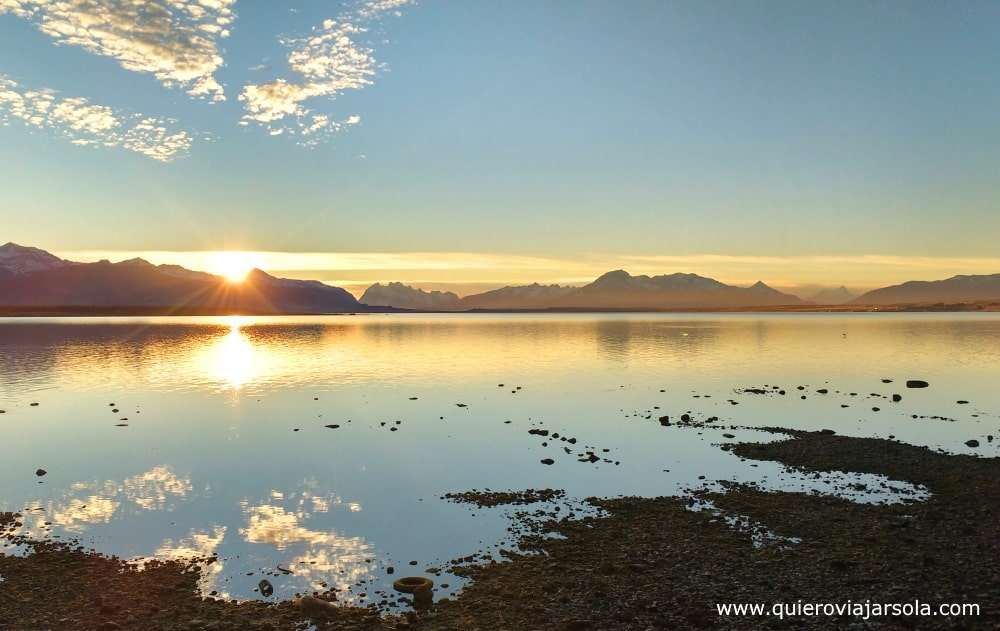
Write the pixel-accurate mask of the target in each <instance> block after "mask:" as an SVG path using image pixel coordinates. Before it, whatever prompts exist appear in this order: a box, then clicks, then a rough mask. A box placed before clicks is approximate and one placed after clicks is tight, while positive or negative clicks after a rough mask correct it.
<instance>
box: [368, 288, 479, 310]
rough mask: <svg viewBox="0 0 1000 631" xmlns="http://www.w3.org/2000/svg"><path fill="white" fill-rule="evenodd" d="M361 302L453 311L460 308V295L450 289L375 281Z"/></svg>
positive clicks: (375, 305) (402, 307)
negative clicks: (435, 289) (425, 287)
mask: <svg viewBox="0 0 1000 631" xmlns="http://www.w3.org/2000/svg"><path fill="white" fill-rule="evenodd" d="M360 300H361V302H363V303H364V304H366V305H371V306H373V307H397V308H400V309H421V310H426V311H452V310H455V309H458V308H459V298H458V295H457V294H455V293H453V292H450V291H424V290H423V289H416V288H414V287H410V286H409V285H404V284H403V283H388V284H386V285H383V284H381V283H375V284H374V285H372V286H371V287H369V288H368V289H366V290H365V293H364V294H362V296H361V299H360Z"/></svg>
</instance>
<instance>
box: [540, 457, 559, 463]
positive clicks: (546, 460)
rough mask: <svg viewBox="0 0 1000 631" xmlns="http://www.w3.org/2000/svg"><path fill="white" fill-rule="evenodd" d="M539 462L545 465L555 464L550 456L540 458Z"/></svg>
mask: <svg viewBox="0 0 1000 631" xmlns="http://www.w3.org/2000/svg"><path fill="white" fill-rule="evenodd" d="M540 462H541V463H542V464H546V465H551V464H555V463H556V461H555V460H553V459H552V458H542V459H541V460H540Z"/></svg>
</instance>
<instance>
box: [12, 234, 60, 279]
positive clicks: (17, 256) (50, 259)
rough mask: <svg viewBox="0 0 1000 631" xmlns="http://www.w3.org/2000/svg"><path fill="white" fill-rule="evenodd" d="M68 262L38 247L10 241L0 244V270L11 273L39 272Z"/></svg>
mask: <svg viewBox="0 0 1000 631" xmlns="http://www.w3.org/2000/svg"><path fill="white" fill-rule="evenodd" d="M69 264H70V263H69V262H68V261H64V260H62V259H61V258H59V257H58V256H53V255H52V254H49V253H48V252H46V251H45V250H39V249H38V248H29V247H25V246H23V245H18V244H16V243H12V242H8V243H5V244H4V245H0V270H4V271H7V272H9V273H11V274H25V273H28V272H40V271H43V270H49V269H56V268H57V267H64V266H66V265H69Z"/></svg>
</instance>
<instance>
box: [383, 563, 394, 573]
mask: <svg viewBox="0 0 1000 631" xmlns="http://www.w3.org/2000/svg"><path fill="white" fill-rule="evenodd" d="M385 573H386V574H395V573H396V568H394V567H392V566H391V565H390V566H389V567H387V568H385Z"/></svg>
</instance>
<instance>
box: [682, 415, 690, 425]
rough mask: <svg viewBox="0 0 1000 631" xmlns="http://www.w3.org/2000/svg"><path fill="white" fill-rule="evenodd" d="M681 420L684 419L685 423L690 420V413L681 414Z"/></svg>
mask: <svg viewBox="0 0 1000 631" xmlns="http://www.w3.org/2000/svg"><path fill="white" fill-rule="evenodd" d="M681 420H682V421H684V422H685V423H687V422H689V421H690V420H691V415H690V414H681Z"/></svg>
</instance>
